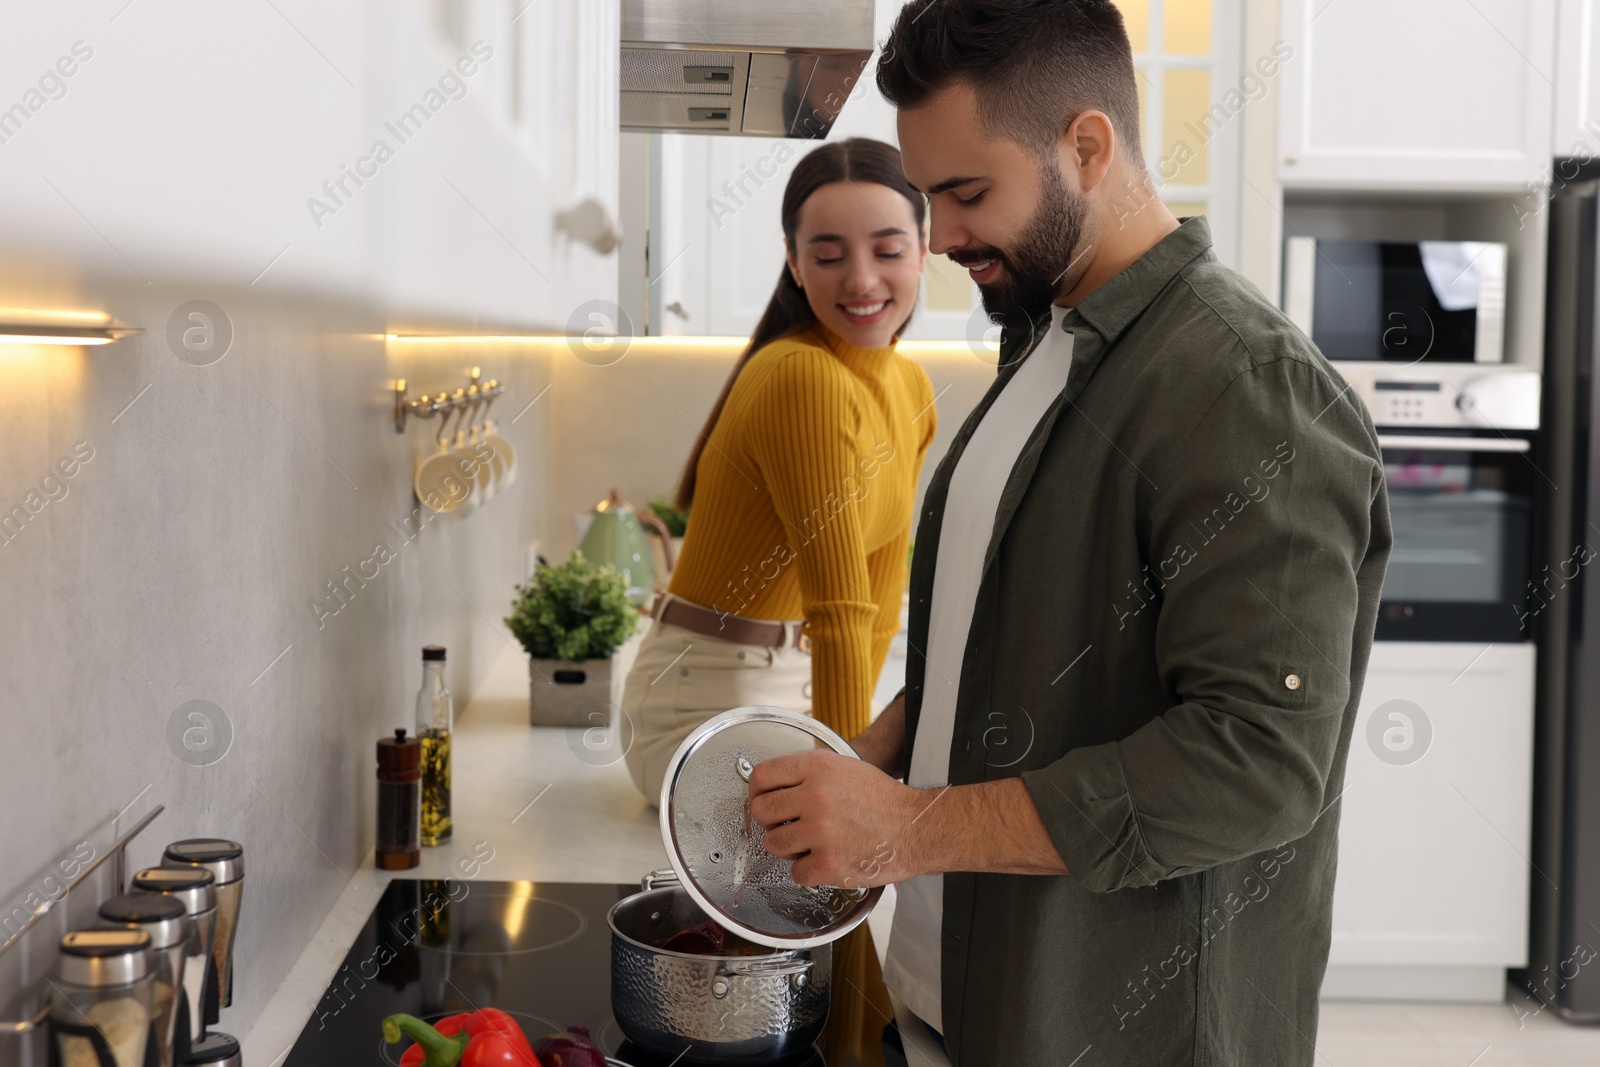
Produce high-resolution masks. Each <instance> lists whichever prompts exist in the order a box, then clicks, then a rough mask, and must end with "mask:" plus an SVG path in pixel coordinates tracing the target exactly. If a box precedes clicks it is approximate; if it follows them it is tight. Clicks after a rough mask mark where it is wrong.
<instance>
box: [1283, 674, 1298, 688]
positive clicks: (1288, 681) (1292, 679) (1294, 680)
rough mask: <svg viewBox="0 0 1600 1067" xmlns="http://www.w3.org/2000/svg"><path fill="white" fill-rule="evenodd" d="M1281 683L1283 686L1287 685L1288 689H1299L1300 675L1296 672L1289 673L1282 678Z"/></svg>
mask: <svg viewBox="0 0 1600 1067" xmlns="http://www.w3.org/2000/svg"><path fill="white" fill-rule="evenodd" d="M1283 684H1284V685H1285V686H1287V687H1288V688H1290V689H1299V688H1300V676H1299V675H1298V674H1291V675H1289V677H1287V678H1285V679H1284V680H1283Z"/></svg>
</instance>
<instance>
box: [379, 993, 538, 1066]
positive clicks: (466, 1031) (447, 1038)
mask: <svg viewBox="0 0 1600 1067" xmlns="http://www.w3.org/2000/svg"><path fill="white" fill-rule="evenodd" d="M402 1034H404V1035H405V1036H407V1037H409V1038H411V1039H412V1040H413V1041H414V1042H416V1043H415V1044H413V1045H412V1046H411V1047H410V1048H408V1049H406V1051H405V1055H403V1056H401V1057H400V1067H458V1065H459V1067H540V1064H539V1057H537V1056H535V1055H534V1054H533V1048H532V1046H530V1045H529V1044H528V1038H527V1036H526V1035H525V1034H523V1032H522V1028H521V1027H520V1026H518V1025H517V1024H516V1022H515V1020H513V1019H512V1018H511V1016H509V1015H507V1014H506V1013H505V1012H503V1011H500V1010H499V1009H498V1008H482V1009H480V1010H478V1011H474V1012H465V1013H463V1014H461V1015H450V1016H446V1017H445V1018H443V1019H440V1020H439V1021H438V1022H437V1023H435V1024H433V1025H431V1026H430V1025H429V1024H428V1023H425V1022H423V1021H422V1020H421V1019H418V1018H417V1017H416V1016H413V1015H391V1016H389V1017H388V1018H387V1019H385V1020H383V1038H384V1040H385V1041H387V1042H389V1043H390V1044H394V1043H395V1042H397V1041H399V1040H400V1036H401V1035H402Z"/></svg>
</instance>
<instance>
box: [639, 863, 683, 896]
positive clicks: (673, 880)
mask: <svg viewBox="0 0 1600 1067" xmlns="http://www.w3.org/2000/svg"><path fill="white" fill-rule="evenodd" d="M682 884H683V882H682V881H681V880H680V879H679V878H678V872H677V871H675V870H673V869H672V868H671V867H657V868H656V869H655V870H653V871H651V872H650V873H649V874H647V875H645V876H644V877H643V878H641V879H639V888H640V889H641V890H642V891H644V892H646V893H648V892H649V891H650V890H652V889H660V888H661V887H662V886H664V885H682Z"/></svg>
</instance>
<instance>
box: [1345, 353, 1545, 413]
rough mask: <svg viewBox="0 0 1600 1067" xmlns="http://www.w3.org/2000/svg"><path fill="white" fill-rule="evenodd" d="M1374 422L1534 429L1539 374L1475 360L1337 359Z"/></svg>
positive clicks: (1538, 398) (1537, 405) (1537, 408)
mask: <svg viewBox="0 0 1600 1067" xmlns="http://www.w3.org/2000/svg"><path fill="white" fill-rule="evenodd" d="M1334 366H1335V367H1336V368H1337V369H1338V371H1339V373H1340V374H1342V375H1344V378H1345V380H1346V381H1347V382H1349V383H1350V388H1351V391H1353V392H1354V393H1355V394H1356V395H1357V396H1359V397H1360V398H1361V399H1362V401H1363V402H1364V403H1365V404H1366V405H1367V411H1368V412H1369V413H1370V414H1371V415H1372V421H1373V424H1374V425H1377V426H1385V427H1391V428H1411V427H1417V428H1421V427H1427V428H1430V429H1491V430H1537V429H1538V428H1539V402H1540V396H1539V387H1540V379H1539V375H1538V374H1537V373H1535V372H1533V371H1527V370H1522V369H1520V368H1516V367H1505V368H1503V369H1502V368H1495V369H1493V370H1489V369H1487V368H1485V367H1482V366H1477V365H1473V364H1455V365H1450V364H1435V365H1433V366H1426V367H1424V366H1393V367H1386V366H1382V365H1377V366H1374V365H1373V364H1371V363H1349V362H1343V363H1336V364H1334Z"/></svg>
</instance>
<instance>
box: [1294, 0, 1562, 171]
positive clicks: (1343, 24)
mask: <svg viewBox="0 0 1600 1067" xmlns="http://www.w3.org/2000/svg"><path fill="white" fill-rule="evenodd" d="M1590 3H1592V0H1583V4H1582V6H1588V5H1589V4H1590ZM1555 5H1556V0H1471V2H1470V3H1467V2H1463V0H1284V2H1283V8H1282V13H1283V19H1282V28H1281V31H1280V32H1281V33H1282V35H1283V38H1284V39H1285V41H1286V42H1287V43H1288V44H1289V46H1290V47H1291V48H1293V50H1294V56H1293V58H1291V59H1290V60H1288V61H1287V62H1286V63H1285V64H1284V74H1283V76H1282V79H1283V80H1282V92H1283V96H1282V98H1281V100H1280V101H1279V110H1278V116H1279V119H1278V121H1279V134H1280V136H1279V153H1280V156H1279V167H1278V170H1279V175H1280V177H1281V179H1282V181H1283V184H1284V185H1285V186H1288V187H1301V188H1306V187H1312V188H1329V189H1338V188H1379V189H1408V188H1417V189H1423V188H1425V189H1430V190H1449V189H1481V190H1492V189H1508V190H1509V189H1516V188H1519V187H1520V186H1521V185H1522V183H1523V182H1525V181H1528V180H1537V179H1539V177H1540V175H1541V174H1542V173H1543V172H1544V171H1545V169H1546V168H1547V166H1548V164H1549V161H1550V155H1551V142H1550V132H1551V117H1552V113H1553V112H1552V108H1553V106H1554V104H1553V97H1554V82H1555V74H1554V72H1555V25H1556V20H1555V14H1556V13H1555ZM1568 6H1570V7H1577V6H1580V4H1579V3H1578V2H1576V0H1574V2H1571V3H1569V4H1568ZM1564 32H1565V31H1564Z"/></svg>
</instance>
